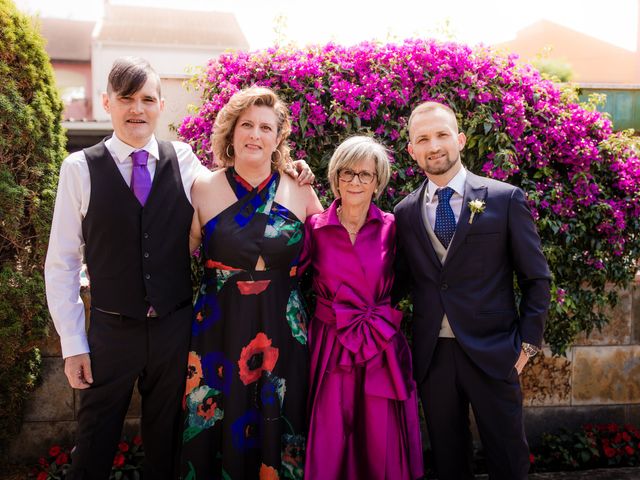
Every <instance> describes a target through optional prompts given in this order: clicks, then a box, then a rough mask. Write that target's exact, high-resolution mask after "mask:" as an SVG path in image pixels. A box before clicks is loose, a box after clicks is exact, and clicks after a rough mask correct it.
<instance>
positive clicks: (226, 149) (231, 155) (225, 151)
mask: <svg viewBox="0 0 640 480" xmlns="http://www.w3.org/2000/svg"><path fill="white" fill-rule="evenodd" d="M229 147H231V148H233V146H232V145H231V144H228V145H227V148H225V149H224V153H226V154H227V157H229V158H233V153H229Z"/></svg>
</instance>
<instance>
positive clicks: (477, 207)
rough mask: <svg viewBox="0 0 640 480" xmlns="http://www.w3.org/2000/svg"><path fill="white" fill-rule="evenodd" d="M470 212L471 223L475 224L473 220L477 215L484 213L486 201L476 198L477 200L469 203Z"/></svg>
mask: <svg viewBox="0 0 640 480" xmlns="http://www.w3.org/2000/svg"><path fill="white" fill-rule="evenodd" d="M468 205H469V210H471V216H470V217H469V223H473V218H474V217H475V216H476V213H477V214H478V215H479V214H481V213H482V212H484V209H485V207H486V205H485V203H484V200H480V199H479V198H476V199H475V200H470V201H469V204H468Z"/></svg>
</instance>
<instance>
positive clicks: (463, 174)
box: [425, 167, 467, 203]
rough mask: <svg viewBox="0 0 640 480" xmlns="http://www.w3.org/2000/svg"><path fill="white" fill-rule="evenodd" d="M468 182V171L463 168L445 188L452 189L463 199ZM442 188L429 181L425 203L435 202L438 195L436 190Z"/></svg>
mask: <svg viewBox="0 0 640 480" xmlns="http://www.w3.org/2000/svg"><path fill="white" fill-rule="evenodd" d="M466 181H467V169H466V168H464V167H462V168H461V169H460V171H459V172H458V173H456V175H455V176H454V177H453V178H452V179H451V180H449V183H447V184H446V185H445V187H451V188H452V189H453V191H454V192H456V193H457V194H458V195H460V196H461V197H464V185H465V183H466ZM439 188H442V187H439V186H438V185H436V184H435V183H433V182H432V181H431V180H429V183H428V185H427V192H426V195H425V202H426V203H431V202H433V201H434V199H435V197H436V195H435V193H436V190H437V189H439Z"/></svg>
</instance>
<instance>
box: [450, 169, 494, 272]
mask: <svg viewBox="0 0 640 480" xmlns="http://www.w3.org/2000/svg"><path fill="white" fill-rule="evenodd" d="M486 198H487V186H486V185H485V183H484V179H483V178H482V177H479V176H477V175H474V174H473V173H471V172H469V171H467V179H466V181H465V186H464V198H463V199H462V210H461V211H460V218H459V219H458V225H457V227H456V233H455V235H454V236H453V240H452V241H451V245H449V251H448V252H447V259H450V258H451V257H453V256H454V255H455V254H456V251H457V250H458V248H459V247H460V245H462V244H463V243H464V241H465V239H466V237H467V234H468V233H469V230H470V229H471V223H469V219H470V218H471V209H470V208H469V202H470V201H472V200H482V201H483V202H484V201H485V199H486ZM477 219H478V216H477V215H476V217H475V218H474V221H475V220H477ZM446 263H447V262H445V264H446Z"/></svg>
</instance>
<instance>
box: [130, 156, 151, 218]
mask: <svg viewBox="0 0 640 480" xmlns="http://www.w3.org/2000/svg"><path fill="white" fill-rule="evenodd" d="M131 160H132V161H133V170H132V172H131V190H132V191H133V194H134V195H135V196H136V198H137V199H138V201H139V202H140V205H142V206H143V207H144V204H145V203H146V201H147V197H148V196H149V192H150V191H151V174H150V173H149V169H148V168H147V161H148V160H149V152H147V151H145V150H138V151H137V152H133V153H132V154H131Z"/></svg>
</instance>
